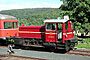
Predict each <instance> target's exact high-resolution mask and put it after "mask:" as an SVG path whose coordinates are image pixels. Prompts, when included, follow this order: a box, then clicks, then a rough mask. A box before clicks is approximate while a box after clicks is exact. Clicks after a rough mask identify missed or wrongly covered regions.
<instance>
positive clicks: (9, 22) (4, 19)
mask: <svg viewBox="0 0 90 60" xmlns="http://www.w3.org/2000/svg"><path fill="white" fill-rule="evenodd" d="M17 33H18V21H17V19H16V18H15V17H13V16H9V15H3V14H0V41H6V40H7V39H8V38H10V37H12V36H15V34H17ZM2 43H3V42H2ZM4 43H5V42H4Z"/></svg>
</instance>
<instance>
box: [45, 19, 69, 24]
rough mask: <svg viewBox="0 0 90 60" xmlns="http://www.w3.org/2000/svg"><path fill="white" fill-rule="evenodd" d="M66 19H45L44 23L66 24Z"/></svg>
mask: <svg viewBox="0 0 90 60" xmlns="http://www.w3.org/2000/svg"><path fill="white" fill-rule="evenodd" d="M67 21H68V20H67V19H47V20H45V21H44V22H45V23H65V22H67Z"/></svg>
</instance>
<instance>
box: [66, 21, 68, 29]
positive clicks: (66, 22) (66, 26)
mask: <svg viewBox="0 0 90 60" xmlns="http://www.w3.org/2000/svg"><path fill="white" fill-rule="evenodd" d="M65 30H68V22H66V23H65Z"/></svg>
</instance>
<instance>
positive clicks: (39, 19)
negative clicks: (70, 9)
mask: <svg viewBox="0 0 90 60" xmlns="http://www.w3.org/2000/svg"><path fill="white" fill-rule="evenodd" d="M60 13H61V12H60V10H59V9H52V10H49V11H44V12H39V13H36V14H32V15H30V16H29V17H28V18H27V20H25V21H22V23H26V22H28V23H27V24H26V25H34V26H41V25H44V20H46V19H56V18H57V17H60V16H61V15H60Z"/></svg>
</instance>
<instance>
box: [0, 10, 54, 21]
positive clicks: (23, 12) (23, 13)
mask: <svg viewBox="0 0 90 60" xmlns="http://www.w3.org/2000/svg"><path fill="white" fill-rule="evenodd" d="M52 9H54V8H28V9H13V10H3V11H0V14H7V15H11V16H15V17H16V18H19V20H21V19H24V20H25V19H27V18H28V16H29V15H32V14H36V13H38V12H44V11H49V10H52Z"/></svg>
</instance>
